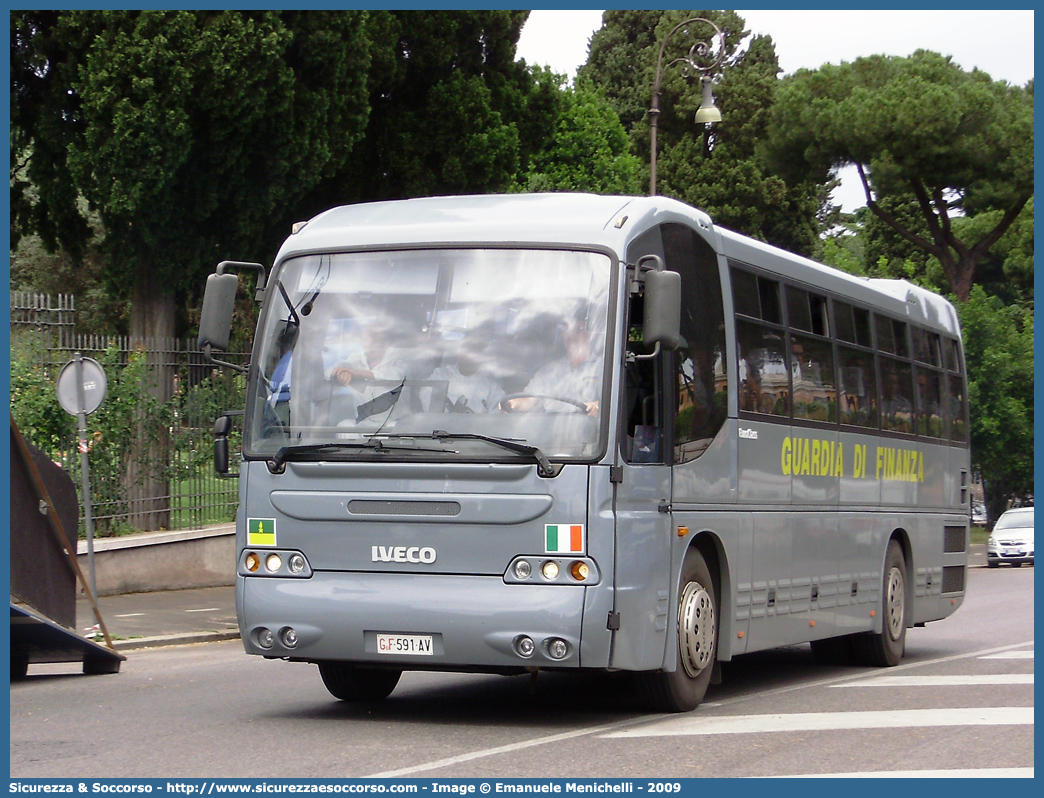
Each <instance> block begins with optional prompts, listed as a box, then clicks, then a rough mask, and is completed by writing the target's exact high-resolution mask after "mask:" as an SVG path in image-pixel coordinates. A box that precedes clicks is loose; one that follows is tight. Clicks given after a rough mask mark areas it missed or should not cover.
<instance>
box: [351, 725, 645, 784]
mask: <svg viewBox="0 0 1044 798" xmlns="http://www.w3.org/2000/svg"><path fill="white" fill-rule="evenodd" d="M647 720H649V716H645V717H641V718H632V719H631V720H629V721H622V722H621V723H610V724H607V725H605V726H597V727H595V728H592V729H577V730H576V731H571V732H563V733H562V734H551V735H548V736H547V737H537V738H535V739H533V740H522V741H521V742H517V743H510V744H508V745H499V746H497V747H496V748H484V749H482V750H481V751H472V752H471V753H469V754H460V755H459V756H449V757H446V758H445V759H436V760H435V761H434V762H424V763H423V764H420V765H413V766H411V767H406V768H400V769H399V770H388V771H385V772H384V773H373V774H371V775H369V776H366V777H365V778H368V779H387V778H396V777H400V776H408V775H410V774H411V773H421V772H423V771H426V770H435V769H437V768H444V767H449V766H450V765H457V764H460V763H461V762H471V761H473V760H475V759H483V758H485V757H487V756H496V755H497V754H510V753H511V752H513V751H522V750H524V749H526V748H532V747H534V746H537V745H548V744H550V743H556V742H558V741H559V740H571V739H573V738H574V737H587V736H589V735H592V734H598V733H599V732H603V731H608V730H610V729H618V728H620V727H621V726H630V725H633V724H635V723H643V722H645V721H647Z"/></svg>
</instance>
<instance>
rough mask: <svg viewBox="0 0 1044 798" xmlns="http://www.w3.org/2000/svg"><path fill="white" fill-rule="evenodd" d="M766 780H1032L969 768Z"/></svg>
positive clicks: (1007, 771)
mask: <svg viewBox="0 0 1044 798" xmlns="http://www.w3.org/2000/svg"><path fill="white" fill-rule="evenodd" d="M759 778H767V779H1032V778H1033V768H969V769H968V770H879V771H877V770H870V771H865V772H861V773H803V774H802V775H800V776H759Z"/></svg>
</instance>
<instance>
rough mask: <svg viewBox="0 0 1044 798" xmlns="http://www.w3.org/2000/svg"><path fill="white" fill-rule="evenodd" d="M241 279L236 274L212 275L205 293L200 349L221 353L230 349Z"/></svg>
mask: <svg viewBox="0 0 1044 798" xmlns="http://www.w3.org/2000/svg"><path fill="white" fill-rule="evenodd" d="M238 287H239V278H238V277H237V276H236V275H234V274H211V275H210V276H209V277H207V287H206V290H205V291H204V292H203V311H202V313H201V314H200V319H199V341H198V343H199V348H200V349H206V347H207V346H211V347H213V348H214V349H217V350H218V351H219V352H224V351H226V350H227V349H228V337H229V333H230V332H231V331H232V310H233V308H234V307H235V304H236V289H237V288H238Z"/></svg>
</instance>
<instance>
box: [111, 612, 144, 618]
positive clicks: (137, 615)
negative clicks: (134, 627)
mask: <svg viewBox="0 0 1044 798" xmlns="http://www.w3.org/2000/svg"><path fill="white" fill-rule="evenodd" d="M144 614H145V613H144V612H128V613H125V614H124V615H117V616H116V617H117V618H140V617H141V616H142V615H144Z"/></svg>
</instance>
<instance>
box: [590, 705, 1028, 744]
mask: <svg viewBox="0 0 1044 798" xmlns="http://www.w3.org/2000/svg"><path fill="white" fill-rule="evenodd" d="M1032 725H1033V707H970V708H960V709H900V710H886V711H872V712H799V713H794V714H785V715H738V716H724V715H718V716H707V715H702V716H701V715H699V714H694V715H692V716H691V717H690V716H685V717H678V718H672V719H670V720H665V721H660V722H659V723H651V724H649V725H647V726H643V727H642V728H640V729H623V730H620V731H614V732H609V733H607V734H603V735H601V736H602V737H612V738H620V737H668V736H683V735H685V736H693V735H709V734H768V733H772V732H788V731H834V730H839V729H900V728H922V727H930V726H1032Z"/></svg>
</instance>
